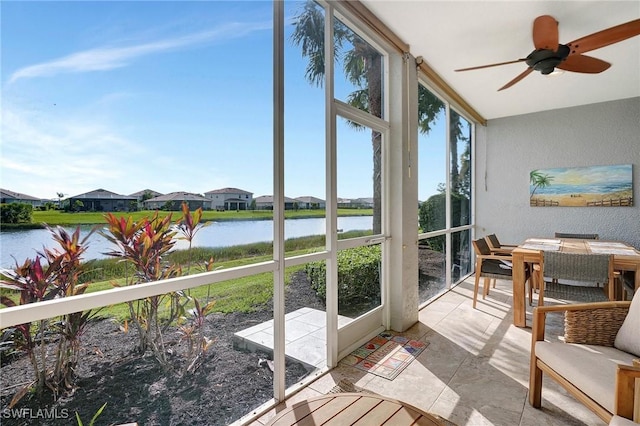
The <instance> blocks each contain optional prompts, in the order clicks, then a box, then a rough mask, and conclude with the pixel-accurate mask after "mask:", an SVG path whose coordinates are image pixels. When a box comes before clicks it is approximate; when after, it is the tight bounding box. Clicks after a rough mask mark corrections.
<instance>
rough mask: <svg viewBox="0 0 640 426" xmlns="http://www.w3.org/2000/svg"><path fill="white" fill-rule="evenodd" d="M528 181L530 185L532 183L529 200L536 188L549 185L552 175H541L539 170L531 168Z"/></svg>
mask: <svg viewBox="0 0 640 426" xmlns="http://www.w3.org/2000/svg"><path fill="white" fill-rule="evenodd" d="M529 181H530V182H531V185H533V190H532V191H531V196H530V197H529V199H530V200H531V199H533V194H535V192H536V189H538V188H546V187H547V186H549V185H551V182H552V181H553V176H550V175H543V174H542V173H541V172H540V170H532V171H531V173H529Z"/></svg>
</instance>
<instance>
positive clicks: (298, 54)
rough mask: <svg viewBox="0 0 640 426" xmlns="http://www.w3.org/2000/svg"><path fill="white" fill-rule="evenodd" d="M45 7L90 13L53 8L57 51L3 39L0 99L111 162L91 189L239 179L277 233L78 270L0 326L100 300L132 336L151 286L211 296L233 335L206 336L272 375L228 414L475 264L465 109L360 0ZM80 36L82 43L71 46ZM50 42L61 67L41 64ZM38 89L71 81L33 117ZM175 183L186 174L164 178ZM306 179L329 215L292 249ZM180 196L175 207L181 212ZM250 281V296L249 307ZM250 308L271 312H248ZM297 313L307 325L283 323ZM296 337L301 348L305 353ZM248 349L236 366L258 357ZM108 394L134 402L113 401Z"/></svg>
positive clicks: (413, 316) (405, 316)
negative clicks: (289, 206) (26, 58)
mask: <svg viewBox="0 0 640 426" xmlns="http://www.w3.org/2000/svg"><path fill="white" fill-rule="evenodd" d="M249 5H250V6H249ZM5 6H6V7H5ZM5 6H3V9H5V10H3V14H5V15H6V16H7V18H8V17H9V16H13V14H16V16H17V15H18V14H19V13H20V11H18V10H17V8H18V7H19V6H20V5H17V4H14V5H13V6H11V5H5ZM24 7H29V6H28V5H27V6H24ZM40 7H42V8H43V9H40V10H39V11H38V14H46V13H50V14H52V16H65V15H66V16H69V17H74V16H75V17H77V16H86V17H87V18H86V20H84V21H82V20H76V21H75V22H71V18H66V19H64V20H63V22H60V21H57V20H55V19H52V20H50V22H49V24H50V25H49V26H46V25H45V26H44V27H43V28H42V29H41V31H42V34H41V35H42V37H46V36H47V34H51V32H52V31H53V28H52V26H51V25H53V24H54V23H55V25H56V26H60V27H65V26H67V25H68V26H67V27H66V28H67V30H66V31H67V32H65V33H63V34H61V35H60V37H59V38H60V40H59V49H58V50H57V51H56V52H54V53H49V52H45V46H44V45H42V46H40V48H41V49H42V50H41V51H39V52H38V51H37V49H36V50H34V53H33V55H34V56H33V59H32V60H31V62H20V60H19V58H17V57H16V58H13V57H11V56H10V55H11V53H9V52H7V50H6V49H5V54H4V55H8V58H7V59H5V58H3V62H4V63H5V65H6V67H5V66H3V67H5V69H6V72H7V73H8V74H9V73H12V74H11V81H12V83H11V84H12V86H11V87H9V88H7V89H6V93H5V89H3V97H4V102H6V105H7V108H9V109H11V111H12V113H14V114H15V117H20V120H22V121H21V122H22V123H25V125H29V126H31V127H32V129H33V131H34V132H35V131H36V130H37V131H38V132H39V133H38V134H41V135H44V136H46V137H47V138H50V139H51V140H52V141H53V142H52V143H56V144H58V143H59V144H60V145H56V146H62V143H63V141H66V142H67V143H70V144H71V145H73V146H77V147H78V148H74V149H77V150H78V151H79V152H77V153H75V152H74V155H76V154H77V156H78V159H79V160H80V159H82V163H76V164H86V165H88V166H91V165H95V164H113V165H114V166H113V167H112V168H109V173H105V174H102V175H100V176H99V179H101V183H100V184H99V185H98V182H97V180H95V179H98V178H97V177H94V176H93V174H92V175H91V179H89V185H94V184H95V187H107V188H111V189H112V190H114V191H115V192H122V193H133V192H134V191H138V190H140V189H141V188H146V187H150V188H154V189H155V188H158V189H160V187H163V188H166V189H164V191H166V192H170V191H171V190H173V191H178V190H180V191H188V192H202V193H204V192H206V191H210V190H214V189H217V188H225V187H233V188H241V189H242V190H246V191H249V192H251V193H253V194H255V196H254V198H255V197H257V196H258V195H263V194H271V195H272V196H273V215H272V217H271V218H270V219H268V221H269V222H270V224H271V227H272V228H271V229H272V233H271V236H270V238H269V241H265V243H267V244H271V247H272V250H271V252H270V253H269V254H268V255H260V256H258V255H250V254H247V255H246V256H244V257H242V258H237V259H234V260H233V261H226V260H225V259H222V258H220V259H218V258H216V259H213V262H214V263H213V266H212V265H205V263H206V262H201V263H197V264H196V262H193V263H189V267H186V266H185V264H183V265H182V268H181V269H180V271H179V272H178V271H177V270H175V271H173V272H172V273H164V272H158V271H155V270H154V271H151V270H145V271H146V272H147V275H144V277H143V278H141V279H140V280H139V281H136V277H140V276H141V274H142V272H141V270H140V269H138V270H136V273H132V274H128V275H127V277H126V278H123V279H122V281H120V282H119V283H118V285H117V286H113V285H111V283H110V282H106V281H105V282H104V283H102V284H100V285H97V286H96V284H94V283H92V284H90V285H89V286H88V289H89V290H88V291H86V292H84V293H83V294H81V293H82V292H78V293H77V295H69V297H59V298H56V299H55V300H48V301H41V302H38V303H32V304H29V305H28V306H21V307H8V308H5V309H3V310H1V311H0V318H1V320H2V324H1V326H2V328H3V329H6V328H9V327H15V326H18V325H20V324H26V323H28V324H31V325H32V327H34V329H35V328H38V327H44V324H45V323H47V322H53V321H54V319H56V318H60V317H65V316H67V315H71V314H72V313H75V312H79V311H85V312H87V311H89V310H96V309H100V308H102V311H101V312H103V313H104V312H108V313H112V314H113V315H116V316H117V317H118V318H120V319H121V320H120V323H121V326H122V327H124V323H125V321H124V319H125V318H128V320H127V324H128V325H127V327H128V331H129V333H136V332H143V330H145V323H144V322H138V323H137V326H136V325H135V323H136V321H135V320H134V319H133V317H134V316H135V315H136V312H138V311H136V309H138V308H139V309H143V306H146V308H144V309H148V308H149V306H148V305H145V303H146V302H145V301H149V300H156V301H158V298H162V297H165V296H166V295H177V296H166V297H165V299H163V300H164V301H165V302H166V306H170V307H178V306H181V304H184V305H183V306H187V307H189V308H190V309H191V308H193V306H194V305H193V303H194V300H199V305H198V306H200V307H204V306H208V305H207V304H208V303H209V302H211V301H215V304H213V305H212V306H211V307H210V311H208V312H210V313H212V316H210V317H209V321H210V323H211V328H212V329H215V327H216V326H215V321H216V320H215V318H222V317H225V316H231V315H236V316H237V318H238V320H237V321H236V323H237V324H238V327H237V328H238V330H237V331H236V333H234V334H233V335H231V334H229V335H225V336H218V337H216V338H215V339H216V344H217V345H227V346H230V347H233V348H235V350H237V351H243V352H252V351H253V352H256V351H257V352H259V353H260V357H266V358H268V360H269V363H270V366H271V367H272V372H273V374H272V375H270V376H268V377H269V378H270V379H269V380H271V384H270V385H271V386H270V389H269V392H267V393H265V392H264V391H263V390H258V389H257V388H256V389H254V388H253V387H254V386H258V384H259V381H258V380H245V381H244V382H243V388H244V391H245V393H247V394H252V393H253V394H257V395H260V397H259V398H258V399H260V400H256V401H252V402H251V404H250V406H247V407H244V410H245V411H244V413H241V414H237V413H234V416H235V418H231V419H226V420H225V421H229V420H236V419H237V418H239V417H240V416H241V415H251V414H252V413H259V412H260V411H261V410H266V409H267V408H269V407H272V406H273V405H274V404H276V403H277V402H278V401H282V400H284V398H285V396H286V395H287V394H288V393H291V392H293V391H296V390H297V389H299V388H300V387H301V386H303V385H304V383H305V382H308V381H310V380H311V379H313V378H315V377H317V376H318V375H319V374H322V373H323V372H326V371H327V370H329V369H331V368H332V367H335V366H336V365H337V364H338V362H339V361H340V360H341V359H342V358H343V357H344V356H346V355H347V354H349V353H350V352H351V351H352V350H354V349H355V348H357V347H358V346H359V345H361V344H363V343H364V342H366V341H367V340H368V339H370V338H371V337H372V336H374V335H376V334H377V333H380V332H381V331H383V330H395V331H404V330H406V329H407V328H409V327H410V326H411V325H413V324H414V323H415V322H416V321H417V318H418V310H419V308H420V306H421V305H424V304H427V303H429V302H430V301H431V300H433V299H434V298H437V297H438V296H440V295H442V294H443V293H444V292H447V291H448V290H450V289H451V288H452V287H454V286H456V284H458V283H459V282H460V281H461V280H463V279H464V278H465V277H467V276H468V275H469V274H470V273H471V272H472V269H473V266H472V249H471V244H470V242H471V239H472V236H473V230H472V227H473V225H474V204H473V193H474V182H473V179H472V176H473V173H472V169H473V158H474V129H475V127H474V126H475V122H474V121H473V120H472V119H471V118H470V117H468V116H467V115H466V114H465V112H464V111H463V110H462V109H461V108H459V107H457V104H456V103H455V101H454V100H452V99H450V98H449V96H448V95H447V94H446V93H444V92H443V91H442V90H440V89H439V86H438V85H436V84H434V82H433V81H432V79H431V77H430V76H429V75H426V74H425V73H423V72H422V71H421V69H422V68H421V67H420V66H419V64H418V63H417V62H416V58H414V57H412V56H411V55H410V54H409V53H406V52H407V51H408V49H404V50H403V49H402V46H401V45H400V46H399V45H398V43H394V41H393V39H392V38H389V37H388V36H384V34H381V33H380V32H379V31H374V30H372V29H371V28H370V27H369V26H368V24H367V23H366V22H365V20H363V19H362V18H363V16H364V15H363V14H362V10H361V9H360V8H358V7H357V5H356V6H354V5H351V4H349V2H330V3H327V2H321V1H318V2H314V1H276V2H265V1H260V2H248V3H247V2H188V3H183V2H161V3H148V2H132V3H130V2H126V3H118V2H116V3H112V2H100V3H94V2H74V3H67V4H65V5H64V6H62V5H61V3H56V2H52V3H46V4H42V5H41V6H40ZM12 8H16V10H13V9H12ZM34 13H35V12H34ZM38 16H40V15H38ZM106 17H110V19H113V20H114V21H118V20H119V19H124V17H127V19H129V20H130V22H131V24H130V25H131V27H130V28H129V29H128V32H121V30H122V29H121V28H120V29H119V28H117V27H114V28H110V30H109V31H110V32H111V34H112V36H113V37H114V38H113V39H112V40H109V39H107V38H105V37H103V36H102V35H95V34H94V33H92V34H94V35H95V37H94V36H92V37H91V39H89V40H87V38H86V35H87V34H88V33H89V32H90V31H91V29H92V28H101V27H106V26H108V25H109V22H108V20H106ZM103 18H105V20H103ZM61 19H62V18H61ZM3 22H4V21H3ZM79 22H82V23H79ZM185 22H189V25H185ZM43 25H44V24H43ZM13 31H16V33H15V34H19V32H18V30H17V29H14V30H13ZM77 40H87V41H86V42H85V43H81V45H78V44H77V43H76V41H77ZM113 40H116V42H115V44H114V42H113ZM45 53H47V54H46V55H45ZM100 53H104V54H105V55H106V56H100ZM52 55H53V56H54V57H56V55H57V57H58V59H59V60H60V61H61V62H60V63H63V62H64V63H65V64H67V65H65V66H60V67H58V68H55V67H54V66H53V64H54V63H55V60H52V59H51V56H52ZM81 57H83V58H89V59H87V60H89V61H94V62H92V64H90V65H87V68H82V66H81V65H80V64H76V62H74V61H76V60H77V59H78V58H81ZM109 57H110V58H111V59H109ZM65 58H66V59H65ZM62 59H65V61H62ZM47 61H52V62H47ZM74 64H75V65H74ZM176 64H181V66H180V67H179V68H175V67H174V66H175V65H176ZM47 70H51V71H47ZM14 88H15V89H14ZM13 90H15V92H14V91H13ZM18 91H20V92H21V93H23V95H21V96H18V95H17V92H18ZM43 92H44V93H47V96H50V97H51V98H52V99H53V98H56V97H58V98H57V99H60V97H62V96H65V93H68V92H73V93H75V94H76V95H74V96H73V97H72V98H71V99H69V101H68V104H66V105H65V104H64V103H63V104H62V105H60V104H61V102H57V104H58V106H56V108H58V109H59V112H56V113H55V114H53V113H52V114H49V113H47V114H36V111H34V110H29V105H32V102H31V101H33V98H31V99H30V98H29V97H30V96H31V97H33V96H35V93H43ZM36 115H37V117H36ZM129 115H134V116H135V122H132V121H129V120H128V117H127V116H129ZM61 117H64V118H61ZM96 117H100V118H96ZM81 123H82V124H84V125H83V126H82V127H81V126H80V124H81ZM14 130H15V131H13V132H9V133H7V132H5V135H8V137H15V138H16V140H15V141H14V142H16V143H18V142H20V137H22V136H20V135H19V133H18V132H17V130H16V129H14ZM80 130H82V131H80ZM47 132H48V133H47ZM44 136H43V137H44ZM9 142H11V141H9ZM148 142H153V143H151V144H148ZM113 146H118V147H119V148H118V149H113V148H112V147H113ZM83 147H86V148H83ZM45 157H46V156H45ZM56 158H57V157H54V156H51V157H50V158H43V159H40V160H38V161H39V162H41V167H50V165H49V164H47V161H55V159H56ZM134 158H135V162H132V159H134ZM79 160H78V161H79ZM105 161H106V162H107V163H104V162H105ZM119 165H122V167H120V166H119ZM87 170H89V169H88V168H87V169H85V168H83V171H82V172H81V173H84V174H87V173H88V171H87ZM134 170H135V173H134V172H133V171H134ZM159 170H160V171H161V173H160V174H158V171H159ZM81 176H82V175H76V174H74V171H73V170H69V173H68V174H67V175H66V177H65V179H67V182H65V185H66V186H67V187H72V188H78V191H77V193H81V192H86V191H88V190H91V189H93V188H84V190H82V189H81V188H80V187H78V185H77V184H78V181H79V180H80V177H81ZM185 176H186V177H188V179H185ZM183 182H185V183H183ZM187 182H188V185H191V186H192V187H190V188H186V187H175V186H180V185H187ZM55 184H56V185H62V181H57V182H56V183H55ZM302 196H313V197H316V198H318V199H320V200H324V201H325V203H326V209H324V210H318V211H317V212H316V217H318V216H319V217H320V218H321V219H324V221H323V224H322V226H321V228H320V229H313V230H312V229H309V235H317V236H320V238H318V240H317V243H316V244H315V245H312V246H311V247H309V246H307V247H305V248H304V249H301V248H299V247H297V246H293V245H289V243H288V242H287V241H288V226H290V225H289V222H288V219H287V221H285V198H287V197H302ZM345 199H371V200H372V206H373V207H372V209H371V211H370V213H368V214H369V215H370V222H368V223H370V225H368V226H365V227H364V229H359V230H356V231H357V232H343V229H342V228H343V226H342V225H341V222H340V220H341V217H342V216H343V215H344V214H345V212H344V211H343V209H338V204H339V200H345ZM205 210H206V209H205ZM174 213H175V214H174V219H177V218H178V217H179V216H180V214H181V212H174ZM346 214H348V212H347V213H346ZM105 226H107V225H106V224H105ZM117 226H119V224H118V223H116V222H114V223H112V224H110V226H109V227H108V228H107V230H106V231H105V230H102V231H100V232H98V233H96V234H94V237H95V238H98V237H100V236H102V237H104V235H107V236H110V237H111V238H113V239H114V240H118V235H119V234H118V235H117V232H122V233H126V232H125V231H123V230H122V229H120V230H119V231H117V230H116V228H117ZM122 226H124V225H122ZM184 226H187V225H184ZM211 226H217V225H211ZM114 227H115V228H114ZM187 228H188V226H187ZM156 231H157V233H162V232H167V233H168V232H169V231H168V230H166V229H160V228H158V229H156ZM163 235H165V236H166V235H168V234H163ZM181 235H182V234H176V235H174V237H175V238H178V237H180V236H181ZM183 239H184V238H183ZM120 241H121V242H122V240H120ZM189 241H191V240H189ZM194 241H195V240H194ZM248 242H249V241H247V243H248ZM122 244H124V245H126V244H127V243H126V242H122ZM167 244H169V243H167ZM124 245H121V246H118V247H120V248H122V247H124ZM38 248H39V247H38ZM189 248H191V246H190V245H189ZM3 250H11V247H4V248H3ZM125 251H126V250H124V249H123V250H122V251H121V252H118V250H117V249H114V253H115V254H113V255H112V257H116V258H118V259H120V260H122V261H129V260H131V257H130V256H129V255H128V254H126V253H125ZM116 252H118V253H116ZM127 256H129V257H127ZM20 263H22V259H20ZM3 266H6V265H3ZM132 268H134V269H135V268H136V266H135V265H134V266H132ZM292 283H295V284H296V285H303V284H301V283H306V284H305V285H307V286H308V288H309V291H312V292H313V294H314V297H316V298H317V301H318V303H316V304H314V306H300V304H299V303H298V300H297V299H293V298H294V297H296V296H294V295H295V294H296V293H292V292H291V291H289V289H290V286H292ZM291 288H293V287H291ZM182 297H184V298H182ZM248 297H251V298H253V299H252V302H250V303H248V304H247V303H246V299H243V298H248ZM240 299H243V301H239V300H240ZM236 302H237V303H236ZM154 303H155V302H154ZM243 303H244V304H243ZM157 306H165V305H161V304H159V302H158V303H156V307H157ZM238 306H243V308H239V307H238ZM245 306H248V309H245V308H244V307H245ZM158 309H164V308H163V307H162V308H158ZM167 309H169V308H167ZM257 309H263V310H265V309H266V311H267V312H268V315H267V316H266V317H260V318H259V320H257V319H251V320H249V319H246V321H245V320H244V319H243V318H245V317H243V315H248V314H247V312H254V311H255V310H257ZM160 312H164V311H162V310H160ZM189 312H194V311H189ZM162 315H164V314H162ZM162 315H160V316H161V317H162ZM178 317H179V315H177V316H176V317H175V319H176V324H178V323H179V321H178ZM185 318H186V317H185ZM246 318H249V317H246ZM296 318H297V319H298V325H300V324H302V323H304V324H302V325H303V328H294V326H293V325H291V324H293V323H292V322H291V321H294V322H295V320H296ZM303 318H304V319H305V321H303V320H302V319H303ZM165 319H166V318H165ZM243 321H244V322H243ZM180 324H181V325H184V324H183V323H180ZM165 325H166V324H165ZM136 327H138V328H136ZM246 330H252V332H250V333H249V332H246ZM147 331H148V332H151V330H150V329H147ZM243 331H245V333H244V334H242V332H243ZM254 332H255V333H254ZM256 333H257V334H256ZM251 334H253V337H251V338H249V337H247V336H249V335H251ZM165 337H166V336H165ZM105 339H109V335H108V334H107V335H105ZM243 339H244V340H243ZM225 340H226V341H225ZM155 342H156V343H157V342H158V341H157V340H156V341H155ZM160 342H162V341H161V340H160ZM34 345H35V346H34V347H37V344H36V343H34ZM151 346H152V345H151ZM301 347H302V348H306V352H307V353H306V354H302V355H301V354H300V352H299V351H300V348H301ZM205 349H206V348H205ZM147 350H148V351H150V352H152V347H147ZM298 357H299V358H298ZM239 359H240V358H239ZM261 360H263V359H262V358H261ZM263 361H264V360H263ZM208 362H211V363H214V362H216V361H215V360H214V359H212V358H207V357H206V355H203V358H202V361H198V362H195V363H194V366H196V365H198V366H199V367H198V368H205V367H206V364H207V363H208ZM246 362H247V365H246V366H243V367H244V369H245V370H246V371H250V369H251V368H253V367H254V365H253V364H254V362H255V358H251V357H248V358H246ZM249 363H251V365H249ZM300 365H302V366H303V367H304V369H303V370H299V369H298V368H299V366H300ZM294 366H295V368H296V374H297V376H295V380H287V378H288V377H289V378H291V377H293V376H291V377H290V376H288V375H287V369H289V368H294ZM241 370H242V368H241ZM159 371H164V370H159ZM262 371H266V370H262ZM159 374H163V373H159ZM195 374H196V375H197V374H198V373H197V370H196V373H195ZM104 380H108V378H104ZM7 385H10V386H13V385H18V383H15V384H13V383H7ZM210 385H211V386H212V387H213V386H216V383H215V381H213V382H211V383H210ZM118 410H119V411H123V412H126V413H129V412H130V408H129V407H124V406H119V407H118ZM114 416H115V415H114ZM113 419H114V420H118V419H117V417H113ZM123 420H124V419H123ZM142 423H144V422H142Z"/></svg>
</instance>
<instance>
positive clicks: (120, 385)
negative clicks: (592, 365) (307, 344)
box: [0, 273, 324, 426]
mask: <svg viewBox="0 0 640 426" xmlns="http://www.w3.org/2000/svg"><path fill="white" fill-rule="evenodd" d="M285 300H286V302H285V304H286V310H287V312H289V311H294V310H297V309H299V308H301V307H304V306H307V307H312V308H316V309H320V310H324V305H323V303H322V301H320V300H319V299H318V298H317V297H316V295H315V293H314V292H313V290H311V288H310V287H309V284H308V283H307V279H306V275H305V274H304V273H299V274H297V275H296V276H294V277H293V279H292V282H291V284H290V285H289V286H288V287H287V293H286V299H285ZM272 317H273V310H272V305H271V304H268V305H265V306H263V307H262V309H260V310H257V311H256V312H252V313H247V314H243V313H232V314H212V315H209V316H208V317H207V324H206V332H205V333H206V335H207V336H209V337H210V338H213V339H215V342H214V343H213V345H212V346H211V347H210V348H209V350H208V351H207V355H206V358H205V360H204V362H203V363H202V365H201V366H200V367H199V368H198V369H197V370H196V371H195V373H194V374H193V375H187V376H184V377H178V376H177V375H174V374H166V373H163V371H162V369H161V368H160V367H159V366H158V363H157V362H156V361H155V360H154V359H153V358H152V357H151V356H150V355H149V356H145V357H143V358H141V357H140V356H139V355H138V354H137V353H136V352H135V347H136V343H137V337H136V335H135V332H130V333H127V334H125V333H123V332H121V331H120V330H119V327H118V324H116V323H115V322H113V321H110V320H100V321H96V322H95V323H94V324H91V326H90V327H89V329H88V330H87V332H86V333H85V334H84V335H83V337H82V342H83V347H84V348H85V352H86V353H84V354H83V356H82V361H81V364H80V368H79V371H78V376H79V379H78V381H77V389H76V390H75V392H74V393H73V394H72V395H66V396H63V397H61V398H59V399H58V400H57V401H52V400H47V401H43V400H39V399H38V398H37V397H36V396H35V395H26V396H25V397H24V398H23V399H22V400H21V401H20V402H19V403H18V405H17V406H16V407H14V410H18V411H9V410H8V409H7V408H6V407H7V406H8V403H9V401H10V400H11V397H12V396H13V394H14V393H15V392H16V390H17V389H18V388H19V386H17V385H19V384H24V383H28V382H29V380H31V379H32V374H33V373H32V370H31V366H30V364H29V362H28V359H26V358H25V357H23V358H20V359H17V360H14V361H13V362H11V363H9V364H7V365H3V366H2V368H1V370H0V378H1V386H2V390H1V392H0V403H1V406H2V411H1V412H0V423H1V424H2V425H3V426H4V425H75V424H77V423H76V421H75V412H76V411H77V412H78V413H79V415H80V418H81V419H82V421H83V423H84V424H85V425H88V424H89V421H90V419H91V417H92V416H93V415H94V413H96V412H97V411H98V409H99V408H100V407H101V406H102V405H103V404H104V403H105V402H106V403H107V406H106V408H105V409H104V411H103V412H102V414H101V415H100V416H99V417H98V421H97V422H96V425H112V424H120V423H127V422H133V421H136V422H138V424H140V425H144V426H148V425H162V426H166V425H226V424H229V423H232V422H233V421H235V420H237V419H239V418H240V417H242V416H243V415H245V414H247V413H249V412H250V411H251V410H253V409H254V408H256V407H258V406H260V405H261V404H263V403H264V402H266V401H267V400H269V399H271V398H272V396H273V379H272V377H273V373H272V372H271V370H269V368H268V367H267V365H266V363H261V364H262V365H259V360H260V359H261V358H262V359H266V358H269V355H267V354H265V353H251V352H245V351H239V350H236V349H234V348H233V343H232V336H233V333H234V332H236V331H238V330H242V329H245V328H248V327H251V326H253V325H255V324H259V323H261V322H264V321H268V320H270V319H271V318H272ZM174 334H175V339H174V340H173V341H172V342H171V343H173V344H177V340H178V338H177V333H174ZM171 343H170V344H169V345H171ZM286 369H287V371H286V382H287V387H288V386H291V385H293V384H294V383H295V382H297V381H298V380H300V379H301V378H303V377H304V376H306V375H307V374H308V372H307V371H306V370H305V368H304V367H303V365H302V364H298V363H289V362H287V366H286ZM38 410H40V411H38ZM54 416H57V417H58V418H57V419H48V418H47V417H54Z"/></svg>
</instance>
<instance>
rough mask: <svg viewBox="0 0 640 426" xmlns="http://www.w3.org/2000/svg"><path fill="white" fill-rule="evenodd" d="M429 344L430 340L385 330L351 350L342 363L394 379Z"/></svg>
mask: <svg viewBox="0 0 640 426" xmlns="http://www.w3.org/2000/svg"><path fill="white" fill-rule="evenodd" d="M427 346H429V342H421V341H419V340H411V339H408V338H406V337H404V336H398V335H395V334H393V333H389V332H383V333H380V334H378V335H377V336H375V337H374V338H373V339H371V340H369V341H368V342H367V343H365V344H364V345H362V346H360V347H359V348H358V349H356V350H355V351H353V352H351V354H349V355H347V356H346V357H345V358H344V359H343V360H342V361H340V363H341V364H343V365H349V366H352V367H355V368H357V369H360V370H363V371H366V372H367V373H371V374H375V375H376V376H380V377H384V378H385V379H388V380H393V379H395V378H396V377H397V376H398V374H400V373H401V372H402V370H404V369H405V368H406V367H407V366H408V365H409V364H410V363H411V361H413V360H414V359H416V357H417V356H418V355H420V354H421V353H422V351H424V350H425V348H426V347H427Z"/></svg>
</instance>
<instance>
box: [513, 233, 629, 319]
mask: <svg viewBox="0 0 640 426" xmlns="http://www.w3.org/2000/svg"><path fill="white" fill-rule="evenodd" d="M545 240H546V241H547V243H549V242H551V241H554V242H558V245H559V247H558V250H560V251H562V252H565V253H593V250H592V249H591V245H590V244H596V245H598V244H604V245H607V244H609V245H611V254H613V269H614V270H616V271H635V283H634V285H635V288H636V289H639V288H640V251H638V250H636V249H635V248H634V247H632V246H629V245H628V244H626V243H625V242H622V241H607V240H582V239H573V238H528V239H527V240H526V241H525V242H524V243H523V244H521V245H519V246H518V247H516V248H515V249H514V250H513V251H512V252H511V254H512V256H513V324H514V325H515V326H516V327H525V326H526V307H525V271H524V264H525V263H540V262H541V260H542V254H541V253H542V252H541V250H544V248H543V247H541V245H542V243H543V241H545ZM618 249H623V250H622V251H621V250H618ZM605 251H606V250H605ZM600 252H602V251H600ZM623 253H624V254H623ZM627 253H629V254H627Z"/></svg>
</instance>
